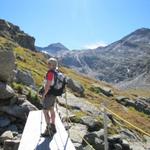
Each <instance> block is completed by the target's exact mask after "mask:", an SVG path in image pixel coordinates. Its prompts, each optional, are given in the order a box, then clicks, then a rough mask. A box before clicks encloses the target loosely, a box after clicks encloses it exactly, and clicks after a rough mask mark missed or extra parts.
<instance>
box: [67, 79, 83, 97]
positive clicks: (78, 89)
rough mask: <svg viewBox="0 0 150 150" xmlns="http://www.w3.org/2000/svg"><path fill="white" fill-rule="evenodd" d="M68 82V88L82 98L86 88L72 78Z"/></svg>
mask: <svg viewBox="0 0 150 150" xmlns="http://www.w3.org/2000/svg"><path fill="white" fill-rule="evenodd" d="M67 82H68V84H67V86H68V88H70V89H71V90H72V91H74V92H77V93H78V94H80V95H81V96H82V95H84V88H83V86H82V85H81V84H80V83H78V82H77V81H75V80H73V79H71V78H68V80H67Z"/></svg>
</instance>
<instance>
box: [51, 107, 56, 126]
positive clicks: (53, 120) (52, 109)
mask: <svg viewBox="0 0 150 150" xmlns="http://www.w3.org/2000/svg"><path fill="white" fill-rule="evenodd" d="M50 114H51V123H52V124H55V111H54V107H51V108H50Z"/></svg>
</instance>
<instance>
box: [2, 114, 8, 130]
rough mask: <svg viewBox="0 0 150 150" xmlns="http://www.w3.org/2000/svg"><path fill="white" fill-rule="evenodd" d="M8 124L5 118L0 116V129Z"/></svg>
mask: <svg viewBox="0 0 150 150" xmlns="http://www.w3.org/2000/svg"><path fill="white" fill-rule="evenodd" d="M9 124H10V120H9V119H8V118H7V117H4V116H0V128H3V127H5V126H8V125H9Z"/></svg>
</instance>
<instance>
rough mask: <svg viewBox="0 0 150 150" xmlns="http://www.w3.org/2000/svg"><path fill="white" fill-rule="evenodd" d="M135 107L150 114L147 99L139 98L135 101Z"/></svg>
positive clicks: (149, 105)
mask: <svg viewBox="0 0 150 150" xmlns="http://www.w3.org/2000/svg"><path fill="white" fill-rule="evenodd" d="M135 109H137V110H138V111H142V112H144V113H146V114H148V115H150V104H149V103H148V102H147V101H146V100H143V99H137V100H136V101H135Z"/></svg>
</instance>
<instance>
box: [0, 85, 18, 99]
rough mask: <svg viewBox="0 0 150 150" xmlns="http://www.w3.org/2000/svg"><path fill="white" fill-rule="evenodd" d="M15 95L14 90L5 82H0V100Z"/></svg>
mask: <svg viewBox="0 0 150 150" xmlns="http://www.w3.org/2000/svg"><path fill="white" fill-rule="evenodd" d="M14 95H15V92H14V90H13V89H12V88H11V87H10V86H9V85H7V84H6V83H3V82H0V100H4V99H10V98H12V97H13V96H14Z"/></svg>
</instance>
